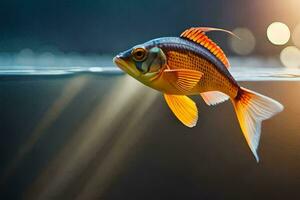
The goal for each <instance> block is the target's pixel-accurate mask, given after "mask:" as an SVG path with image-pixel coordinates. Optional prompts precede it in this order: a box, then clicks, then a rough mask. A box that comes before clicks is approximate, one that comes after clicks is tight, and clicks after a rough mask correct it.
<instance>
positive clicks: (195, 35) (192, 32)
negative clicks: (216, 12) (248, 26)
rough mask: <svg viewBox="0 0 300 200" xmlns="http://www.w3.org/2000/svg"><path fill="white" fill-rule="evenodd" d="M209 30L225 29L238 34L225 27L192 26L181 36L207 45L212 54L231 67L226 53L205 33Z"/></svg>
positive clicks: (204, 45)
mask: <svg viewBox="0 0 300 200" xmlns="http://www.w3.org/2000/svg"><path fill="white" fill-rule="evenodd" d="M209 31H223V32H226V33H229V34H231V35H233V36H236V35H235V34H234V33H232V32H230V31H227V30H224V29H219V28H210V27H192V28H189V29H187V30H185V31H184V32H183V33H181V35H180V37H181V38H185V39H188V40H191V41H193V42H195V43H197V44H200V45H201V46H203V47H205V48H206V49H208V50H209V51H210V52H211V53H212V54H214V55H215V56H216V58H218V59H219V60H220V61H221V62H222V63H223V64H224V65H225V66H226V67H227V68H229V66H230V64H229V61H228V59H227V57H226V55H225V53H224V52H223V51H222V49H221V48H220V47H219V46H218V45H217V44H216V43H214V42H213V41H212V40H211V39H210V38H209V37H208V36H207V35H205V33H206V32H209ZM236 37H238V36H236Z"/></svg>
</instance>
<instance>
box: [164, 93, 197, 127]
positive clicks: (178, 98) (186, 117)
mask: <svg viewBox="0 0 300 200" xmlns="http://www.w3.org/2000/svg"><path fill="white" fill-rule="evenodd" d="M164 97H165V99H166V102H167V104H168V106H169V107H170V109H171V110H172V111H173V113H174V114H175V116H176V117H177V118H178V119H179V120H180V121H181V122H182V123H183V124H184V125H186V126H188V127H194V126H195V125H196V123H197V120H198V109H197V106H196V104H195V102H194V101H193V100H191V99H190V98H189V97H187V96H183V95H170V94H164Z"/></svg>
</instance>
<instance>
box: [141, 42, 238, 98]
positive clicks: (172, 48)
mask: <svg viewBox="0 0 300 200" xmlns="http://www.w3.org/2000/svg"><path fill="white" fill-rule="evenodd" d="M144 45H145V46H148V48H153V47H158V48H160V49H162V51H163V52H164V53H165V54H166V57H167V64H166V65H165V66H164V67H165V68H167V67H168V68H169V69H171V70H172V69H190V70H195V71H200V72H203V73H204V74H203V77H202V78H201V79H200V80H199V82H198V83H197V84H196V85H195V87H193V88H192V89H191V90H189V91H185V92H182V91H180V90H178V89H177V88H176V87H174V86H173V87H168V88H165V89H164V88H162V86H164V85H168V83H169V81H167V80H164V78H163V76H160V77H159V78H157V79H155V80H154V81H152V83H151V84H150V85H149V86H150V87H152V88H154V87H155V86H156V87H155V88H154V89H156V90H160V91H162V92H165V93H168V94H177V95H197V94H199V93H202V92H208V91H221V92H223V93H225V94H227V95H228V96H230V97H232V98H234V97H235V96H236V95H237V92H238V88H239V86H238V84H237V82H236V81H235V80H234V78H233V77H232V76H231V74H230V73H229V71H228V69H227V68H226V66H224V64H223V63H222V62H221V61H220V60H219V59H217V58H216V57H215V56H214V55H213V54H212V53H211V52H210V51H209V50H208V49H207V48H205V47H203V46H199V45H197V44H195V43H193V42H191V41H188V40H186V39H182V38H178V37H164V38H157V39H154V40H150V41H149V42H146V43H145V44H144Z"/></svg>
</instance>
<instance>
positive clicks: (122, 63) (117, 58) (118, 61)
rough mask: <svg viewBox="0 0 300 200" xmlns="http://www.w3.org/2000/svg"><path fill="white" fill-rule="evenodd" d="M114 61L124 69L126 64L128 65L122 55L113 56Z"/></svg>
mask: <svg viewBox="0 0 300 200" xmlns="http://www.w3.org/2000/svg"><path fill="white" fill-rule="evenodd" d="M113 62H114V63H115V64H116V65H117V66H118V67H119V68H121V69H122V70H124V68H125V66H126V65H127V63H126V62H125V61H124V60H123V59H122V58H120V56H115V57H114V58H113Z"/></svg>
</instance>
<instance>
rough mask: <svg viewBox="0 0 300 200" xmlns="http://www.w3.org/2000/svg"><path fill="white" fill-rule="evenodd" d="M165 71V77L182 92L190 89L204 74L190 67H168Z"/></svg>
mask: <svg viewBox="0 0 300 200" xmlns="http://www.w3.org/2000/svg"><path fill="white" fill-rule="evenodd" d="M163 73H164V74H163V76H164V78H166V79H167V80H168V81H169V82H170V83H171V84H173V85H174V86H175V87H176V88H177V89H178V90H180V91H182V92H188V91H190V90H191V89H192V88H193V87H194V86H195V85H196V84H197V83H198V82H199V80H200V79H201V77H202V76H203V73H202V72H199V71H196V70H190V69H167V70H165V71H164V72H163Z"/></svg>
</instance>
